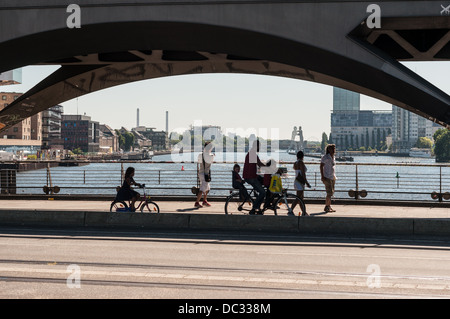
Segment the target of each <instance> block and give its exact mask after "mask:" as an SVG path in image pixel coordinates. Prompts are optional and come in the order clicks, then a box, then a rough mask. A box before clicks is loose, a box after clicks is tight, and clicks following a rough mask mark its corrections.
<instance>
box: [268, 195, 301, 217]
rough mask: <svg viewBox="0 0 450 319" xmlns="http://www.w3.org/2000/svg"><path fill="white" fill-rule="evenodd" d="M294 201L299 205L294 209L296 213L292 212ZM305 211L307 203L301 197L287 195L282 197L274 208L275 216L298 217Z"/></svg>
mask: <svg viewBox="0 0 450 319" xmlns="http://www.w3.org/2000/svg"><path fill="white" fill-rule="evenodd" d="M294 201H297V205H296V206H295V207H294V211H292V209H291V207H292V204H293V203H294ZM305 211H306V209H305V203H304V202H303V200H302V199H301V198H300V197H298V196H297V195H294V194H286V195H283V196H281V197H280V198H279V199H278V200H277V202H276V204H275V207H274V212H275V215H289V216H298V215H301V213H302V212H305Z"/></svg>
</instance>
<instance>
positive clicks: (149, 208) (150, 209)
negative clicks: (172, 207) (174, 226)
mask: <svg viewBox="0 0 450 319" xmlns="http://www.w3.org/2000/svg"><path fill="white" fill-rule="evenodd" d="M141 213H159V206H158V204H156V203H155V202H152V201H151V200H148V201H147V202H146V203H144V204H142V206H141Z"/></svg>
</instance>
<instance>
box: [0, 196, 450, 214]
mask: <svg viewBox="0 0 450 319" xmlns="http://www.w3.org/2000/svg"><path fill="white" fill-rule="evenodd" d="M157 204H158V205H159V208H160V211H161V213H180V214H182V213H187V214H205V215H206V214H223V215H225V213H224V205H225V203H224V202H220V201H212V202H211V207H203V208H194V201H157ZM109 206H110V202H108V201H66V200H0V211H2V210H20V211H24V210H26V211H44V210H50V211H89V212H91V211H96V212H108V211H109ZM332 206H333V208H334V209H335V210H336V212H334V213H324V211H323V208H324V205H323V204H307V211H308V213H309V214H310V216H311V217H314V218H324V217H325V218H327V217H358V218H426V219H429V218H432V219H434V218H440V219H441V218H449V219H450V209H449V208H440V207H439V208H430V207H403V206H369V205H342V204H341V205H339V204H333V205H332ZM298 210H299V209H298V208H297V210H296V213H298V212H297V211H298ZM124 214H126V213H124ZM265 215H268V216H271V215H274V214H273V211H271V210H268V211H266V212H265Z"/></svg>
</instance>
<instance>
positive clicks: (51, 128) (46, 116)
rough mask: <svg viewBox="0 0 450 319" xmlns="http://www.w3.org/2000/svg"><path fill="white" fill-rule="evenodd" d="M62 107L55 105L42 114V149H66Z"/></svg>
mask: <svg viewBox="0 0 450 319" xmlns="http://www.w3.org/2000/svg"><path fill="white" fill-rule="evenodd" d="M62 113H63V107H62V105H55V106H53V107H51V108H49V109H47V110H45V111H43V112H42V148H43V149H60V150H61V149H64V141H63V140H62V138H61V122H62Z"/></svg>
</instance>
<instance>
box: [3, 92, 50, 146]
mask: <svg viewBox="0 0 450 319" xmlns="http://www.w3.org/2000/svg"><path fill="white" fill-rule="evenodd" d="M21 95H22V93H17V92H0V110H2V109H4V108H5V107H7V106H8V105H9V104H11V103H12V102H14V101H15V100H17V99H18V98H19V97H20V96H21ZM41 119H42V118H41V114H40V113H38V114H35V115H33V116H32V117H29V118H26V119H24V120H22V121H21V122H19V123H17V124H16V125H14V126H12V127H10V128H8V129H6V130H4V131H3V132H2V133H1V136H0V150H5V151H9V152H18V151H27V152H31V153H34V152H36V151H38V150H40V149H41V143H42V135H41V131H42V120H41Z"/></svg>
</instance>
